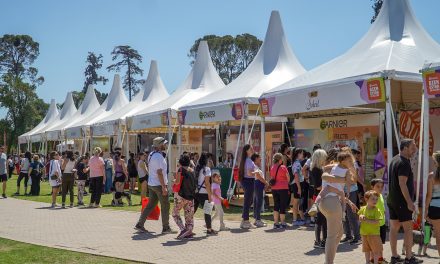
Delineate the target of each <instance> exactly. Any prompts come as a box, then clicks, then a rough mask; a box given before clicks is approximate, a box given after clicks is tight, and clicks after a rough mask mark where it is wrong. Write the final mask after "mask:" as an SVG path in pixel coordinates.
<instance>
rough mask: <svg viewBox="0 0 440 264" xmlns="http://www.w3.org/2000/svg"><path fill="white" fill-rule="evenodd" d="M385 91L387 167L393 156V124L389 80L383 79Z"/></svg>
mask: <svg viewBox="0 0 440 264" xmlns="http://www.w3.org/2000/svg"><path fill="white" fill-rule="evenodd" d="M385 91H386V97H387V101H386V108H385V122H386V128H385V129H386V131H387V153H388V155H387V156H388V159H387V168H389V167H390V164H391V160H392V158H393V156H394V155H393V124H392V122H393V121H392V117H391V115H393V113H392V112H391V80H390V79H386V80H385Z"/></svg>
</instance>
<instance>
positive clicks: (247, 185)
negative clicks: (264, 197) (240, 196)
mask: <svg viewBox="0 0 440 264" xmlns="http://www.w3.org/2000/svg"><path fill="white" fill-rule="evenodd" d="M254 182H255V179H254V178H243V180H242V181H241V186H242V187H243V190H244V204H243V214H242V215H241V217H242V218H243V220H244V221H249V210H250V209H251V205H252V202H253V200H254Z"/></svg>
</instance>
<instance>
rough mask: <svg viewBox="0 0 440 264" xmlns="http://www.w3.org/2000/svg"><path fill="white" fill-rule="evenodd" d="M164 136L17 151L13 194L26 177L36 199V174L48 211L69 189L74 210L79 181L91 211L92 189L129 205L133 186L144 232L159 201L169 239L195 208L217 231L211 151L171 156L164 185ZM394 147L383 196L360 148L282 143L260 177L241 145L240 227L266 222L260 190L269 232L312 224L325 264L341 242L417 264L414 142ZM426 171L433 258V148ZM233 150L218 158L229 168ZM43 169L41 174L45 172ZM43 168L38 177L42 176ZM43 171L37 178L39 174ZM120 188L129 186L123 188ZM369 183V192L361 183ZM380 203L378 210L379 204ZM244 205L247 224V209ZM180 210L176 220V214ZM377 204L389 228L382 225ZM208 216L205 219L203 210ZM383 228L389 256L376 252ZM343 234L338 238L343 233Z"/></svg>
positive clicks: (372, 258) (438, 185) (437, 197)
mask: <svg viewBox="0 0 440 264" xmlns="http://www.w3.org/2000/svg"><path fill="white" fill-rule="evenodd" d="M167 144H168V142H167V140H165V139H164V138H162V137H157V138H155V139H154V140H153V151H151V152H149V153H144V152H142V153H140V154H138V155H137V156H136V155H134V154H130V156H129V160H128V161H127V162H126V161H125V157H124V156H123V155H122V154H121V152H120V150H116V151H115V152H114V153H111V155H109V156H107V157H105V158H104V155H103V152H102V150H101V149H100V148H99V147H96V148H95V149H94V150H93V155H92V156H90V157H89V155H87V154H86V155H84V156H79V155H78V153H76V154H75V153H73V152H71V151H67V152H66V153H62V156H60V155H59V154H58V153H57V152H55V151H53V152H51V153H50V154H49V156H48V159H47V162H46V161H45V160H44V159H42V158H41V156H38V155H34V156H32V155H31V153H30V152H26V153H25V154H24V155H23V156H22V158H21V159H20V162H19V168H18V169H17V171H18V172H19V176H18V179H17V193H16V194H17V195H18V194H19V193H20V183H21V181H22V180H23V179H24V184H25V194H27V184H28V180H29V179H30V180H31V182H32V183H31V189H30V193H29V195H39V190H40V187H39V184H40V181H41V179H44V178H46V179H47V180H48V181H49V183H50V186H52V207H55V206H57V205H56V198H57V195H58V194H59V192H61V196H62V205H61V206H62V207H63V208H65V207H66V200H67V193H69V198H70V199H69V202H70V207H73V204H74V195H73V186H74V183H75V182H76V185H77V187H78V194H77V199H78V203H77V204H78V206H83V205H84V198H83V197H84V195H85V186H86V185H87V184H88V185H89V186H90V189H89V192H90V193H91V198H90V205H89V206H90V207H100V206H101V205H100V200H101V194H102V193H103V192H104V193H109V192H113V201H112V205H115V206H121V205H123V201H122V198H126V199H127V202H128V204H129V205H131V204H132V202H131V194H132V193H133V192H135V189H136V188H135V187H136V184H138V189H139V192H140V194H141V196H142V198H146V197H147V196H148V203H147V204H146V206H145V208H144V209H143V211H142V213H141V215H140V217H139V220H138V222H137V223H136V225H135V229H136V230H138V231H141V232H148V231H147V230H146V229H145V227H144V225H145V222H146V220H147V217H148V216H149V215H150V214H151V213H152V211H153V210H154V209H155V207H156V206H157V205H158V203H160V206H161V211H162V212H161V215H162V217H161V220H162V227H163V229H162V232H163V233H164V234H168V233H178V235H177V238H178V239H189V238H192V237H193V236H194V232H193V229H194V214H195V212H196V211H197V210H198V208H200V209H202V210H203V214H204V221H205V228H206V234H207V235H217V234H218V231H217V230H214V229H213V225H212V222H213V220H214V219H217V218H218V220H219V222H220V230H219V231H225V230H229V228H228V227H227V226H226V225H225V222H224V220H223V215H224V211H223V204H224V203H225V201H226V199H227V198H226V197H222V195H221V187H220V186H221V182H222V178H221V173H220V171H219V170H218V169H215V168H214V165H213V164H214V161H213V159H212V155H209V154H208V153H205V152H202V153H200V155H199V154H198V153H186V152H185V153H183V154H182V155H181V156H180V158H179V160H178V164H179V165H178V171H177V173H176V175H175V177H173V182H172V183H169V182H168V180H169V178H168V170H169V167H168V164H167V159H166V153H165V150H166V149H167ZM399 147H400V149H399V150H400V152H399V154H398V155H396V156H395V157H393V158H392V160H391V165H390V167H389V171H388V175H389V182H388V184H389V192H388V195H387V199H386V200H385V199H384V197H383V196H382V191H383V188H384V182H383V181H382V179H378V178H373V179H372V180H371V182H369V183H368V184H367V183H366V182H364V181H365V177H364V170H363V164H362V162H361V160H362V159H361V156H362V153H361V151H360V150H356V149H350V148H348V147H345V148H333V149H329V150H327V151H326V150H324V149H322V148H321V146H320V145H315V146H314V147H313V151H312V153H308V152H307V151H306V150H304V149H301V148H294V147H290V146H288V145H287V144H283V145H281V147H280V149H279V153H276V154H274V155H273V159H272V163H271V167H270V175H269V177H265V176H264V173H263V171H262V170H263V168H262V165H261V156H260V155H259V154H258V153H255V152H254V151H253V148H252V146H251V145H249V144H247V145H244V146H243V148H242V152H241V159H240V160H239V162H238V182H239V186H240V188H242V189H243V192H244V201H243V208H242V215H241V217H242V222H241V224H240V228H242V229H252V228H260V227H265V226H267V224H266V223H265V222H264V221H263V220H262V218H261V212H262V209H263V207H264V206H263V203H264V196H265V192H268V191H270V192H271V193H272V196H273V220H274V224H273V228H274V229H277V230H282V229H286V228H287V227H288V226H289V225H290V223H287V222H286V215H287V214H289V213H291V214H292V219H293V221H292V223H291V226H292V227H299V226H313V227H314V228H315V243H314V245H313V246H314V247H315V248H323V249H325V263H328V264H331V263H333V262H334V259H335V256H336V252H337V248H338V245H339V244H340V243H349V244H350V245H353V246H355V245H359V244H361V243H362V251H363V252H364V253H365V262H366V263H376V264H377V263H407V264H412V263H422V262H423V261H422V260H420V259H418V258H416V257H415V256H414V254H413V252H412V248H413V244H414V243H413V242H414V241H413V223H414V220H415V219H416V218H415V216H416V215H417V212H418V209H419V206H418V205H417V204H415V203H414V201H415V187H414V175H413V172H412V169H411V163H410V159H411V158H412V157H413V156H414V155H415V153H416V151H417V148H416V145H415V142H414V140H411V139H403V140H401V143H400V146H399ZM432 157H433V161H434V164H435V170H434V171H433V172H431V173H430V175H429V178H428V188H427V189H428V191H427V197H426V202H425V204H424V205H422V206H424V207H425V211H426V215H425V217H426V219H427V220H428V224H427V225H429V226H430V227H432V228H433V230H434V233H435V238H436V241H437V248H438V250H439V254H440V249H439V245H440V232H437V230H440V152H435V153H434V154H433V156H432ZM11 160H12V159H11V158H9V157H7V156H6V154H5V153H4V148H3V147H0V179H1V181H2V182H3V197H6V195H5V188H6V181H7V179H8V177H9V176H8V175H7V174H9V175H10V174H11V173H10V172H9V171H10V170H13V169H14V168H13V167H14V165H15V162H13V161H12V162H11ZM233 163H234V162H233V157H232V154H228V158H227V159H226V160H225V162H224V163H223V166H224V167H232V164H233ZM45 168H46V170H45ZM45 171H46V173H45ZM44 175H45V176H44ZM126 184H128V185H129V188H128V189H129V192H127V191H125V187H126ZM367 186H368V188H367ZM169 187H172V188H171V189H172V192H173V196H174V208H173V209H172V210H171V208H170V200H169ZM385 205H386V206H385ZM251 208H253V219H254V221H253V223H251V221H250V211H251ZM182 209H183V212H184V213H183V214H184V221H183V220H182V218H181V215H180V213H181V211H182ZM386 210H387V211H388V212H387V214H388V215H389V226H387V225H386V217H385V215H386ZM213 211H214V212H215V214H214V216H212V212H213ZM170 212H171V216H172V218H173V220H174V221H175V223H176V225H177V226H178V228H179V231H174V230H172V228H171V226H170V222H169V216H170ZM401 228H402V229H403V230H404V245H405V246H404V247H405V248H404V254H405V258H403V257H401V256H400V255H398V252H397V237H398V232H399V230H400V229H401ZM388 230H389V242H390V247H391V253H392V256H391V259H390V261H389V262H387V261H386V260H385V259H384V257H383V244H385V241H386V237H387V232H388ZM343 234H345V237H344V238H342V236H343Z"/></svg>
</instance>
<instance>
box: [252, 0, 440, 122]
mask: <svg viewBox="0 0 440 264" xmlns="http://www.w3.org/2000/svg"><path fill="white" fill-rule="evenodd" d="M439 55H440V45H439V44H438V43H437V42H435V41H434V40H433V39H432V38H431V37H430V36H429V34H428V33H427V32H426V31H425V30H424V28H423V27H422V25H421V24H420V23H419V22H418V20H417V19H416V18H415V16H414V13H413V11H412V9H411V7H410V4H409V1H408V0H385V1H384V2H383V6H382V9H381V11H380V14H379V16H378V17H377V19H376V21H375V22H374V23H373V25H372V26H371V27H370V29H369V31H368V32H367V33H366V34H365V36H364V37H363V38H361V39H360V40H359V42H358V43H357V44H355V45H354V46H353V47H352V48H351V49H350V50H349V51H347V52H346V53H345V54H343V55H341V56H339V57H337V58H335V59H333V60H331V61H330V62H328V63H325V64H323V65H321V66H319V67H317V68H315V69H313V70H311V71H309V72H307V73H305V74H303V75H301V76H299V77H297V78H295V79H293V80H291V81H288V82H286V83H285V84H282V85H280V86H278V87H276V88H274V89H272V90H271V91H269V92H266V93H264V94H263V96H262V98H261V100H260V103H261V105H262V108H263V112H264V114H267V115H283V114H290V113H304V112H310V111H319V110H326V109H333V108H340V107H345V106H357V105H366V104H372V103H379V102H383V101H384V100H385V94H384V89H383V86H384V85H383V79H382V80H381V77H385V78H390V79H392V80H393V81H394V83H392V87H396V86H398V88H400V91H399V93H400V95H403V93H402V91H405V93H406V94H409V92H410V93H411V96H408V99H409V100H411V99H412V98H413V97H414V95H416V94H420V92H421V81H422V79H421V75H420V73H419V70H420V68H421V67H422V66H423V64H424V62H425V61H426V60H429V59H432V58H436V57H439ZM375 78H379V79H375ZM393 93H394V91H393ZM401 99H402V98H398V97H395V96H394V95H393V98H392V100H393V102H398V101H399V100H400V101H402V100H401ZM418 99H419V98H418ZM292 102H300V103H295V104H292ZM303 102H304V103H303ZM403 102H405V98H403Z"/></svg>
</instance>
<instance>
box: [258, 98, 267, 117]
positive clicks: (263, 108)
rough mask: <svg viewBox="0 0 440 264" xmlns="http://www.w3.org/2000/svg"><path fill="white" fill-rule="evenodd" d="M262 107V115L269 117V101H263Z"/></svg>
mask: <svg viewBox="0 0 440 264" xmlns="http://www.w3.org/2000/svg"><path fill="white" fill-rule="evenodd" d="M260 105H261V113H262V114H263V116H266V115H269V102H268V101H267V99H261V101H260Z"/></svg>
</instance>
